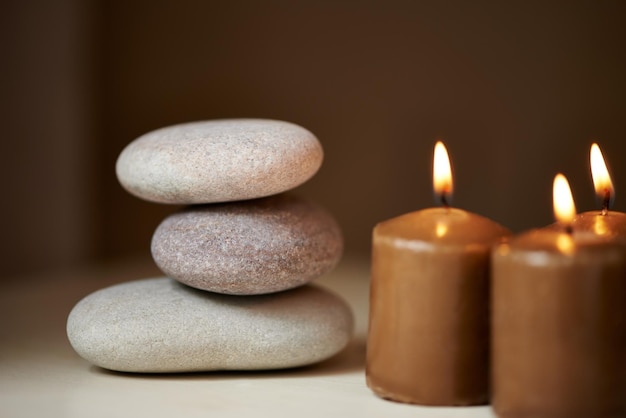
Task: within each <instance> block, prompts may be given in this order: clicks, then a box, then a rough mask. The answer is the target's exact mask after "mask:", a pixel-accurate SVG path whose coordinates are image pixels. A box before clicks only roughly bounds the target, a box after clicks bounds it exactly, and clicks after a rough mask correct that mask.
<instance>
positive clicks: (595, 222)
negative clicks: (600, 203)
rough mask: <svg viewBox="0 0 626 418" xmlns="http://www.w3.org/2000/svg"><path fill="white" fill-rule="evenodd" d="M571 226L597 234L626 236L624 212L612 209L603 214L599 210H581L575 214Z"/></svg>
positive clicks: (625, 216) (625, 215) (625, 214)
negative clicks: (581, 211)
mask: <svg viewBox="0 0 626 418" xmlns="http://www.w3.org/2000/svg"><path fill="white" fill-rule="evenodd" d="M572 227H573V228H574V229H575V230H581V231H591V232H594V233H596V234H598V235H606V236H623V237H626V213H624V212H616V211H613V210H610V211H608V212H607V213H606V214H605V215H603V214H602V212H601V211H599V210H595V211H590V212H583V213H580V214H578V215H577V216H576V218H575V219H574V222H573V223H572Z"/></svg>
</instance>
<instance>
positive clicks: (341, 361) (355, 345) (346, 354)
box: [90, 337, 365, 379]
mask: <svg viewBox="0 0 626 418" xmlns="http://www.w3.org/2000/svg"><path fill="white" fill-rule="evenodd" d="M359 370H361V371H363V373H365V337H360V338H359V337H357V338H354V339H353V340H352V341H351V342H350V344H348V346H347V347H346V348H345V349H343V350H342V351H341V352H340V353H338V354H337V355H335V356H334V357H331V358H330V359H328V360H325V361H322V362H321V363H317V364H313V365H310V366H304V367H297V368H292V369H280V370H261V371H214V372H192V373H127V372H116V371H112V370H107V369H103V368H100V367H97V366H91V368H90V371H91V372H92V373H95V374H101V375H109V376H116V377H124V378H132V379H238V378H244V377H245V378H259V379H262V378H266V377H272V378H274V377H281V378H283V377H284V378H289V377H294V378H300V377H314V376H331V375H338V374H343V373H351V372H357V371H359Z"/></svg>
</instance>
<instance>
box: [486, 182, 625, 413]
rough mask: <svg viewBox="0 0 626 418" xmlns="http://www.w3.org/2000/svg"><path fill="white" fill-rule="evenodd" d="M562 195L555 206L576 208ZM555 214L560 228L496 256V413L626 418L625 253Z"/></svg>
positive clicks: (529, 236) (520, 240)
mask: <svg viewBox="0 0 626 418" xmlns="http://www.w3.org/2000/svg"><path fill="white" fill-rule="evenodd" d="M565 184H567V183H566V182H565ZM557 188H558V186H557V181H556V180H555V206H556V204H557V200H558V199H562V200H563V199H564V200H565V201H567V202H570V203H566V206H571V208H573V207H574V205H573V200H572V199H571V194H569V195H568V193H569V188H568V187H567V192H565V193H564V196H565V197H560V198H559V197H558V195H559V192H558V191H557ZM555 211H557V212H558V213H561V215H558V216H560V217H561V218H560V219H561V221H560V222H561V223H565V224H566V225H565V226H563V225H562V226H561V230H557V229H556V228H544V229H540V230H534V231H530V232H527V233H524V234H522V235H520V236H518V237H515V238H514V239H512V240H511V241H509V242H507V243H505V244H501V245H499V246H497V247H496V249H495V250H494V254H493V258H492V264H493V276H492V404H493V408H494V410H495V413H496V415H497V416H499V417H500V418H522V417H523V418H526V417H542V418H599V417H626V300H625V299H626V247H625V246H624V245H623V243H621V241H619V240H615V239H613V238H612V237H608V236H600V235H597V234H594V233H591V232H588V231H576V230H573V232H571V231H570V228H571V220H572V219H573V216H574V214H575V210H574V211H572V210H570V214H569V215H567V214H565V215H564V214H563V213H562V211H561V212H559V211H558V206H556V209H555Z"/></svg>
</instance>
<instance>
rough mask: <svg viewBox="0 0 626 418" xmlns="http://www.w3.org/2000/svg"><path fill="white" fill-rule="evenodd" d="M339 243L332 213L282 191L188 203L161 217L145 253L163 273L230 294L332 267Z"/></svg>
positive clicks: (295, 282) (263, 289) (298, 280)
mask: <svg viewBox="0 0 626 418" xmlns="http://www.w3.org/2000/svg"><path fill="white" fill-rule="evenodd" d="M342 250H343V239H342V235H341V231H340V229H339V226H338V225H337V223H336V222H335V220H334V218H333V217H332V216H331V215H330V214H329V213H328V212H327V211H325V210H324V209H322V208H321V207H319V206H317V205H315V204H313V203H311V202H309V201H307V200H304V199H302V198H299V197H296V196H293V195H289V194H282V195H277V196H272V197H268V198H263V199H257V200H250V201H244V202H236V203H223V204H218V205H204V206H191V207H189V208H187V209H186V210H183V211H181V212H178V213H175V214H173V215H171V216H169V217H168V218H166V219H165V220H164V221H163V222H162V223H161V224H160V225H159V226H158V228H157V229H156V231H155V233H154V235H153V237H152V256H153V258H154V261H155V262H156V264H157V265H158V266H159V268H161V270H163V272H164V273H165V274H167V275H169V276H170V277H172V278H174V279H176V280H178V281H180V282H181V283H185V284H187V285H189V286H192V287H195V288H198V289H203V290H209V291H212V292H218V293H226V294H234V295H254V294H262V293H272V292H279V291H282V290H285V289H291V288H294V287H297V286H301V285H303V284H305V283H307V282H309V281H311V280H313V279H315V278H317V277H319V276H321V275H323V274H324V273H326V272H328V271H330V270H332V269H333V268H334V267H335V265H336V264H337V262H338V261H339V259H340V258H341V254H342Z"/></svg>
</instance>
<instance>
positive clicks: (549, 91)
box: [0, 0, 626, 276]
mask: <svg viewBox="0 0 626 418" xmlns="http://www.w3.org/2000/svg"><path fill="white" fill-rule="evenodd" d="M625 12H626V5H625V4H624V3H623V2H618V1H615V2H609V1H606V2H595V1H575V2H563V3H559V2H516V3H515V4H513V3H512V2H506V3H504V2H493V3H480V4H475V3H474V4H470V2H462V1H452V2H414V1H402V0H391V1H385V2H382V1H380V2H374V1H342V2H331V1H319V0H303V1H269V2H255V1H233V2H205V1H190V0H187V1H176V2H172V1H154V0H153V1H146V0H140V1H132V2H129V1H120V0H111V1H105V0H102V1H97V0H91V1H79V0H59V1H56V2H47V1H44V0H37V1H31V2H28V3H27V4H26V2H20V1H8V2H3V3H2V5H1V6H0V16H2V17H1V18H0V19H1V21H0V27H1V29H0V30H1V31H2V32H1V34H2V40H1V44H0V47H2V51H3V57H4V59H3V61H4V62H3V70H2V71H3V74H2V78H1V80H2V81H1V83H2V84H1V85H2V91H3V94H2V99H1V101H2V102H1V105H2V107H1V108H0V110H1V111H2V124H3V126H4V134H3V135H4V138H3V144H4V152H3V155H4V157H5V158H4V162H3V164H1V165H0V167H1V168H0V169H1V170H2V171H1V172H0V174H1V175H2V177H3V183H4V188H5V190H4V196H3V204H2V213H0V215H1V216H0V219H2V224H1V225H0V226H1V227H2V229H3V231H4V237H3V238H4V239H2V240H1V241H0V242H1V244H0V245H1V246H0V253H1V254H2V258H1V265H0V275H4V276H9V275H15V274H21V273H27V272H29V271H34V270H44V269H52V268H62V267H67V266H70V265H74V264H77V263H84V262H88V261H93V260H107V259H115V258H120V257H129V256H134V255H137V254H141V255H143V256H147V255H148V254H149V241H150V237H151V234H152V231H153V230H154V228H155V227H156V225H157V224H158V223H159V222H160V220H161V219H162V218H163V217H164V216H166V215H167V214H168V213H170V212H171V211H172V210H174V208H172V207H167V206H165V207H164V206H159V205H155V204H150V203H146V202H142V201H140V200H138V199H136V198H134V197H132V196H130V195H127V194H126V193H125V192H124V191H123V190H122V189H121V187H120V186H119V185H118V183H117V180H116V179H115V173H114V164H115V159H116V157H117V155H118V154H119V152H120V151H121V149H122V148H123V147H124V146H125V145H126V144H127V143H128V142H130V141H131V140H132V139H134V138H135V137H137V136H139V135H141V134H143V133H145V132H147V131H149V130H152V129H156V128H159V127H162V126H165V125H169V124H173V123H179V122H185V121H192V120H200V119H213V118H225V117H266V118H274V119H282V120H288V121H292V122H295V123H298V124H301V125H303V126H305V127H306V128H308V129H310V130H311V131H312V132H314V133H315V134H316V135H317V136H318V137H319V139H320V140H321V142H322V144H323V146H324V148H325V152H326V159H325V163H324V165H323V167H322V169H321V171H320V172H319V174H318V175H317V176H316V177H315V178H314V179H313V180H311V181H310V182H309V183H307V184H306V185H304V186H303V187H302V188H301V193H302V194H304V195H307V196H309V197H310V198H312V199H315V200H317V201H319V202H320V203H321V204H323V205H325V206H326V207H328V208H329V209H330V210H331V211H332V212H333V213H334V214H335V215H336V216H337V218H338V219H339V222H340V223H341V225H342V226H343V229H344V231H345V235H346V244H347V251H348V252H352V253H359V254H362V255H366V254H368V252H369V236H370V233H371V228H372V227H373V225H374V224H375V223H376V222H378V221H380V220H383V219H386V218H389V217H392V216H395V215H398V214H401V213H404V212H407V211H411V210H415V209H419V208H422V207H427V206H431V205H432V204H433V199H432V192H431V186H430V164H431V158H432V156H431V153H432V147H433V144H434V142H435V140H436V139H443V140H444V141H445V142H446V144H447V146H448V149H449V152H450V155H451V158H452V160H453V166H454V169H455V174H456V193H455V198H454V202H453V203H454V204H455V206H459V207H463V208H465V209H468V210H472V211H475V212H478V213H480V214H483V215H485V216H489V217H491V218H493V219H495V220H497V221H499V222H501V223H503V224H505V225H507V226H509V227H510V228H512V229H514V230H515V231H521V230H523V229H527V228H530V227H535V226H542V225H545V224H547V223H550V222H551V221H552V218H551V216H552V215H551V202H550V198H551V184H552V178H553V176H554V174H555V173H556V172H557V171H562V172H564V173H565V174H566V175H567V176H568V177H569V179H570V182H571V183H572V186H573V189H574V195H575V198H576V201H577V204H578V209H579V210H581V211H582V210H589V209H592V208H593V207H594V205H595V201H594V196H593V192H592V186H591V180H590V176H589V172H588V170H589V168H588V162H587V158H588V157H587V155H588V148H589V145H590V144H591V142H592V141H594V140H595V141H598V142H599V143H600V145H601V147H602V148H603V151H604V153H605V155H606V156H607V159H608V160H609V163H610V164H611V168H612V172H613V176H614V178H615V183H616V186H617V200H616V209H618V210H619V209H621V210H626V203H625V202H626V200H625V199H622V198H621V196H622V195H621V191H622V190H625V188H626V167H622V164H621V163H622V162H623V161H624V155H625V152H626V141H625V135H624V117H623V115H624V112H625V111H626V103H625V102H624V98H625V97H626V77H624V75H625V74H626V58H625V56H626V55H625V54H624V51H625V48H624V47H625V46H626V25H624V24H623V20H624V16H626V13H625Z"/></svg>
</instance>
